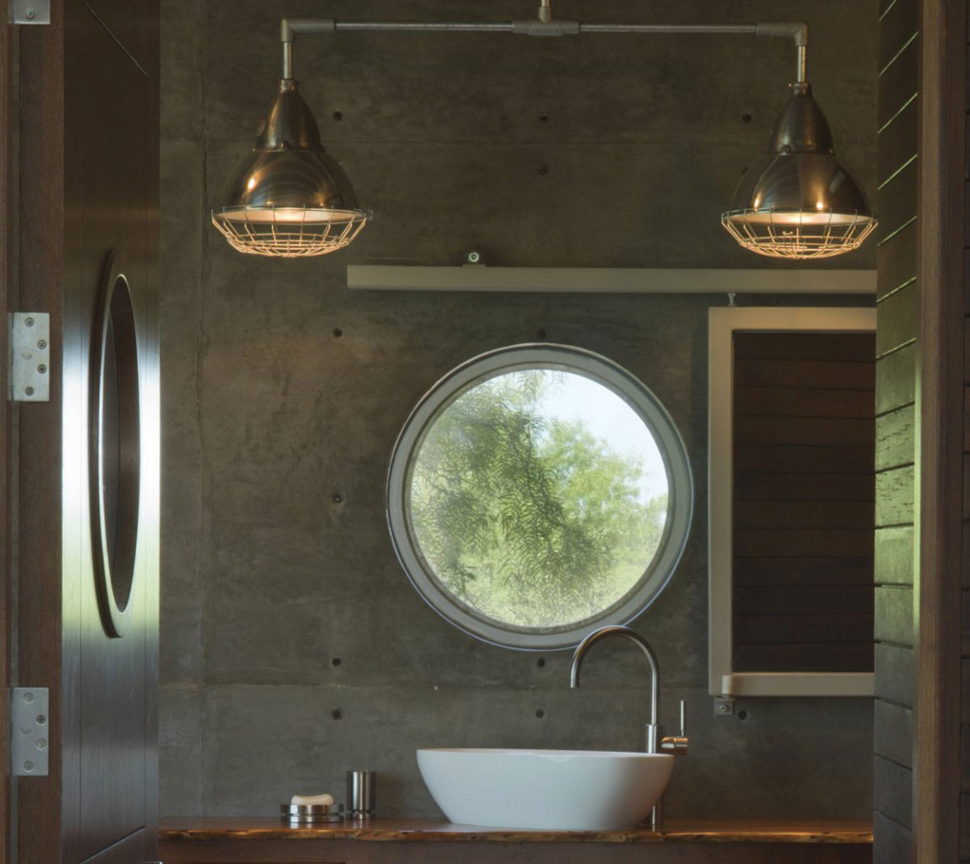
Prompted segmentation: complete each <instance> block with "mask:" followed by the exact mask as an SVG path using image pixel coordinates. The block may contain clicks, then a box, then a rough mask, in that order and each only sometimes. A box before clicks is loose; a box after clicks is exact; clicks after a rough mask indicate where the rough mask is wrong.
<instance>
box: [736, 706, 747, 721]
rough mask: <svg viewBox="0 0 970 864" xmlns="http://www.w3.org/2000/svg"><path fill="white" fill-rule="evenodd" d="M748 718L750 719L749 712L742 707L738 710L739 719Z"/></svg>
mask: <svg viewBox="0 0 970 864" xmlns="http://www.w3.org/2000/svg"><path fill="white" fill-rule="evenodd" d="M747 719H748V712H747V711H745V710H744V709H743V708H742V709H741V710H740V711H738V720H747Z"/></svg>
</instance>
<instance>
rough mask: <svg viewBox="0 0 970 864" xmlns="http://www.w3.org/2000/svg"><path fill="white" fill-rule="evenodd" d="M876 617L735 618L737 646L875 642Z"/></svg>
mask: <svg viewBox="0 0 970 864" xmlns="http://www.w3.org/2000/svg"><path fill="white" fill-rule="evenodd" d="M872 633H873V616H872V614H871V613H870V614H865V613H863V612H857V613H845V614H841V615H840V614H828V615H752V616H743V617H742V616H736V617H735V619H734V643H735V645H738V646H742V645H784V644H790V643H794V644H798V643H814V642H825V643H835V642H837V643H839V644H843V645H854V644H856V643H860V642H861V643H865V644H867V645H871V644H872Z"/></svg>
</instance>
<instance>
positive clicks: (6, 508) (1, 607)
mask: <svg viewBox="0 0 970 864" xmlns="http://www.w3.org/2000/svg"><path fill="white" fill-rule="evenodd" d="M11 35H12V34H11V28H10V27H2V28H0V226H2V227H0V323H2V322H5V321H6V320H7V313H8V312H9V311H10V310H11V309H13V308H14V304H15V301H16V292H15V290H14V281H13V278H12V276H13V273H12V262H11V260H10V249H11V246H12V241H13V237H12V219H11V200H10V199H11V186H12V183H11V181H12V179H13V164H12V163H13V154H12V149H11V145H12V143H13V138H12V126H13V124H12V123H11V117H10V111H11V106H12V105H13V104H14V102H13V99H12V96H13V82H12V79H11V73H12V70H13V63H12V51H11V47H12V39H11ZM0 345H3V346H4V348H5V347H6V340H5V339H0ZM7 373H8V368H7V364H6V363H0V394H2V395H3V398H2V399H0V496H2V497H0V693H6V692H7V688H8V687H9V686H10V657H9V656H8V646H9V644H10V582H11V573H10V568H11V567H12V564H13V557H12V552H11V543H10V539H11V537H10V530H11V519H10V513H11V504H12V502H13V492H12V488H11V486H12V482H11V477H10V466H11V461H10V460H11V424H10V414H11V409H10V403H9V402H8V401H7V399H6V394H7V389H8V386H9V382H8V380H7ZM7 707H8V703H7V702H6V701H5V700H3V699H0V776H2V777H3V780H2V782H0V864H7V861H8V851H9V845H10V821H9V820H10V801H9V800H8V799H9V789H10V752H9V741H10V723H9V718H8V717H7Z"/></svg>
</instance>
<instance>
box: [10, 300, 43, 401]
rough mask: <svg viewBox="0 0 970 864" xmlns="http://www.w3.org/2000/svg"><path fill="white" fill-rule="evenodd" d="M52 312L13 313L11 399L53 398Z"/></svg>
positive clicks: (11, 326)
mask: <svg viewBox="0 0 970 864" xmlns="http://www.w3.org/2000/svg"><path fill="white" fill-rule="evenodd" d="M50 355H51V316H50V315H49V314H48V313H46V312H13V313H12V314H11V315H10V401H11V402H50V398H51V397H50V378H51V376H50Z"/></svg>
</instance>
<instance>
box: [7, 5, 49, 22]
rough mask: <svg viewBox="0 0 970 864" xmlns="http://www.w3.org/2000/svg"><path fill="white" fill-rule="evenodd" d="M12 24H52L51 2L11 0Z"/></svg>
mask: <svg viewBox="0 0 970 864" xmlns="http://www.w3.org/2000/svg"><path fill="white" fill-rule="evenodd" d="M9 14H10V23H11V24H50V23H51V0H10V12H9Z"/></svg>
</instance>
